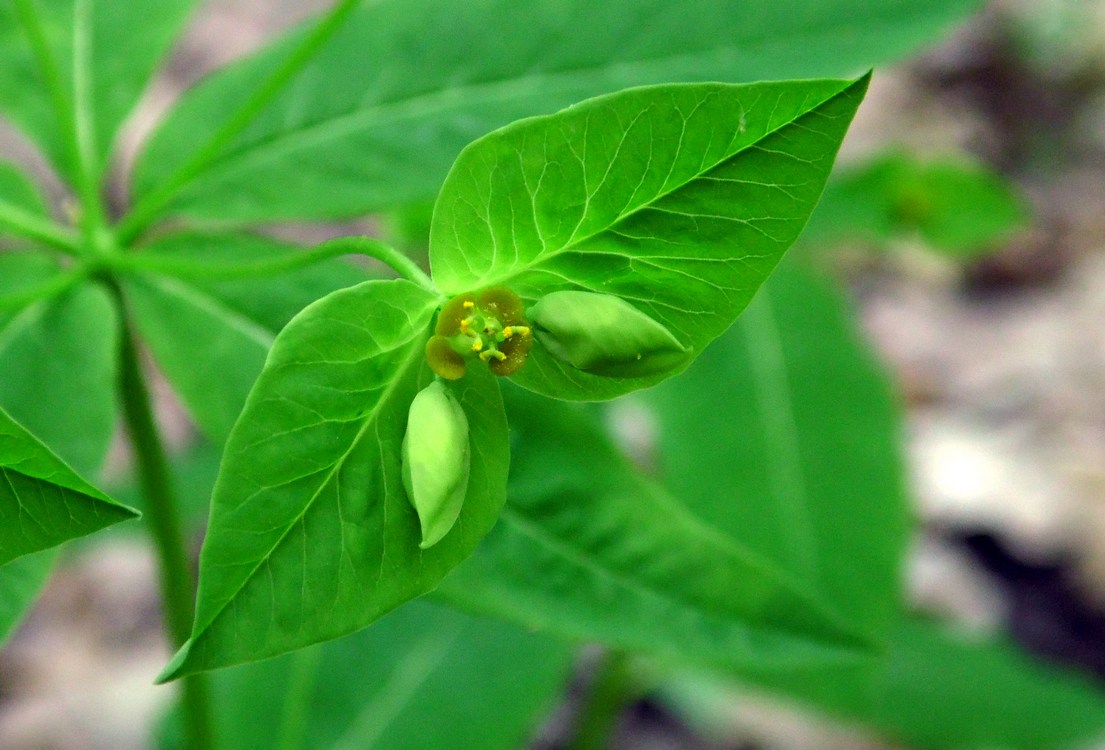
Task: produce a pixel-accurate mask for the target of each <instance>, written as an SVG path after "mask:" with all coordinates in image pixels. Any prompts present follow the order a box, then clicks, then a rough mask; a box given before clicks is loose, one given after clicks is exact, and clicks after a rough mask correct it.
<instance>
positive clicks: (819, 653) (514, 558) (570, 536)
mask: <svg viewBox="0 0 1105 750" xmlns="http://www.w3.org/2000/svg"><path fill="white" fill-rule="evenodd" d="M507 393H508V394H509V398H508V404H509V405H510V407H511V408H510V425H511V437H512V445H513V458H512V463H511V474H510V503H509V505H508V506H507V508H506V509H505V510H504V511H503V516H502V518H501V519H500V521H499V523H498V525H497V526H496V527H495V529H494V531H492V533H491V534H490V535H489V536H488V538H487V539H486V540H485V541H484V543H483V544H482V545H480V548H479V549H478V550H477V551H476V554H475V555H474V556H473V557H472V559H471V560H469V561H468V562H467V563H465V564H464V565H462V566H461V567H460V568H458V569H457V570H456V571H454V572H453V574H452V575H450V576H449V577H448V578H447V579H446V580H445V582H444V583H443V584H442V587H441V592H442V594H443V595H444V596H445V597H446V598H447V599H448V600H450V601H452V602H454V603H456V604H459V605H461V606H464V607H467V608H471V609H473V610H475V611H479V612H485V613H488V614H494V615H496V616H499V617H504V618H507V619H511V620H514V621H515V622H518V623H520V624H522V625H525V626H527V627H530V628H538V629H547V630H549V631H551V632H554V633H556V634H559V635H562V636H567V637H571V638H578V639H581V640H597V641H600V642H603V643H606V644H609V645H612V646H615V647H617V648H623V649H632V650H639V651H642V652H645V653H647V654H651V655H655V656H660V657H663V658H665V659H668V660H675V661H691V662H697V663H703V662H706V663H725V664H727V665H730V666H731V667H733V668H740V669H747V670H753V671H756V670H764V671H766V672H772V671H773V670H783V671H784V672H785V671H789V670H792V669H797V668H799V667H801V666H809V665H811V664H812V665H817V666H819V667H824V666H826V665H839V664H841V663H853V662H855V661H856V660H857V659H858V658H859V655H860V654H861V653H862V652H863V648H864V645H863V644H862V642H861V639H860V638H859V637H858V636H857V635H856V632H855V631H854V630H852V629H850V626H849V625H848V624H847V623H844V622H843V621H842V620H840V619H839V618H838V617H837V616H835V615H834V614H832V613H831V612H830V611H829V610H828V609H827V608H826V607H825V606H824V605H823V604H822V603H819V602H818V601H817V599H816V597H815V595H814V594H813V592H812V590H811V589H810V588H809V587H807V586H805V585H803V584H802V582H800V581H797V580H795V579H792V578H790V577H788V576H787V575H786V574H784V573H783V572H781V571H780V569H779V568H777V567H775V566H773V565H771V564H770V563H768V562H767V561H766V559H765V558H763V557H761V556H759V555H757V554H756V553H754V552H752V551H751V550H750V549H749V548H748V547H747V546H746V545H743V544H741V543H739V542H738V541H736V540H735V539H733V538H732V537H730V536H728V535H726V534H724V533H722V532H720V531H718V530H717V529H715V528H713V527H711V526H709V525H708V524H706V523H704V522H702V521H701V520H699V519H698V518H696V517H695V516H694V515H692V514H691V513H690V512H688V510H687V509H686V508H685V507H683V506H681V505H680V504H679V503H678V502H677V501H676V500H675V499H673V497H672V496H671V495H670V494H668V493H666V492H664V491H663V490H662V489H661V488H660V487H659V486H657V485H656V484H655V483H654V482H650V481H648V480H646V479H645V478H644V477H642V476H641V475H640V474H639V473H638V472H637V471H636V470H634V469H633V468H632V467H631V466H630V465H629V463H628V461H627V460H626V459H625V458H624V457H623V456H621V455H620V454H619V453H618V451H617V450H616V449H615V448H614V447H613V445H611V444H610V442H609V441H608V440H607V438H606V437H605V435H604V434H603V431H602V429H601V427H600V426H599V424H598V423H597V422H596V421H595V420H594V419H593V418H592V417H591V416H590V415H589V414H588V412H586V411H584V410H583V408H582V407H579V406H575V405H569V404H556V403H554V402H551V401H548V400H546V399H540V398H537V397H535V396H532V395H529V394H526V393H525V392H524V391H519V390H517V389H508V391H507Z"/></svg>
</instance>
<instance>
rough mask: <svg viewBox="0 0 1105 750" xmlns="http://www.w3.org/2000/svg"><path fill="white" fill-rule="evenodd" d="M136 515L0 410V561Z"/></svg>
mask: <svg viewBox="0 0 1105 750" xmlns="http://www.w3.org/2000/svg"><path fill="white" fill-rule="evenodd" d="M137 515H138V514H137V513H135V512H134V511H133V510H131V509H130V508H127V507H125V506H122V505H119V504H117V503H116V502H115V501H113V500H112V499H111V498H109V497H108V496H107V495H105V494H103V493H102V492H100V491H99V490H98V489H96V488H95V487H93V486H92V485H90V484H88V483H87V482H85V481H84V480H83V479H81V478H80V477H79V476H77V474H76V473H75V472H74V471H73V470H72V469H70V468H69V467H68V466H66V465H65V462H63V461H62V460H61V459H60V458H58V457H57V456H55V455H54V454H53V453H51V452H50V450H49V449H48V448H47V447H46V446H44V445H43V444H42V443H41V442H39V441H38V440H37V439H36V438H35V437H34V436H33V435H31V434H30V433H29V432H27V430H25V429H24V428H23V427H22V426H20V425H19V424H18V423H17V422H16V421H15V420H13V419H12V418H11V417H9V416H8V415H7V414H6V413H5V412H4V411H3V410H2V409H0V565H3V564H4V563H7V562H9V561H11V560H14V559H15V558H17V557H21V556H23V555H27V554H30V553H32V552H38V551H39V550H44V549H49V548H50V547H53V546H56V545H58V544H61V543H62V542H64V541H67V540H69V539H73V538H75V537H78V536H84V535H85V534H91V533H92V532H94V531H99V530H100V529H102V528H105V527H107V526H110V525H112V524H115V523H119V522H120V521H127V520H130V519H131V518H135V517H136V516H137Z"/></svg>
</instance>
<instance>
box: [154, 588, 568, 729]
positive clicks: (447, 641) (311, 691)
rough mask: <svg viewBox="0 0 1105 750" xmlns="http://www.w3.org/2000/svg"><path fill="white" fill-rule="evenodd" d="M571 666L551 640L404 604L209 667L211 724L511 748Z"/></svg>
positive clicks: (562, 683)
mask: <svg viewBox="0 0 1105 750" xmlns="http://www.w3.org/2000/svg"><path fill="white" fill-rule="evenodd" d="M571 664H572V650H571V649H570V648H569V647H568V646H567V645H566V644H564V643H561V642H559V641H555V640H552V639H549V638H545V637H542V636H538V635H534V634H531V633H526V632H525V631H523V630H521V629H519V628H517V627H515V626H512V625H508V624H506V623H502V622H494V621H490V620H482V619H476V618H473V617H469V616H466V615H462V614H460V613H457V612H452V611H450V610H447V609H445V608H442V607H435V606H432V605H429V604H425V603H422V602H412V603H410V604H408V605H406V606H404V607H402V608H401V609H399V610H397V611H396V612H393V613H391V614H389V615H387V616H386V617H384V618H383V619H381V620H380V621H379V622H377V623H376V624H374V625H373V626H372V627H370V628H367V629H365V630H362V631H361V632H359V633H357V634H355V635H352V636H349V637H346V638H343V639H341V640H339V641H333V642H331V643H327V644H322V645H318V646H313V647H311V648H309V649H306V650H303V651H300V652H298V653H295V654H290V655H286V656H283V657H280V658H278V659H273V660H270V661H266V662H262V663H258V664H249V665H246V666H241V667H234V668H231V669H228V670H225V671H222V672H219V673H218V674H215V675H213V676H212V679H213V681H214V691H215V700H214V705H215V706H216V722H217V725H216V732H217V735H218V736H219V738H220V740H221V742H222V744H223V746H224V747H233V748H247V747H258V748H260V747H270V748H275V747H281V748H297V750H373V749H378V750H426V748H449V750H469V749H470V750H513V749H514V748H519V747H522V746H523V745H524V740H525V739H526V737H527V735H529V734H530V733H531V732H532V731H533V728H534V724H535V723H536V721H537V720H538V718H540V717H541V716H542V715H544V713H545V712H546V711H547V710H548V709H549V708H550V707H551V706H552V705H553V703H554V702H555V701H556V700H557V699H558V697H559V695H560V693H561V692H562V691H563V689H564V687H565V686H566V682H567V678H568V676H569V672H570V668H571ZM163 744H165V745H167V747H168V748H176V747H180V746H181V745H180V744H179V741H176V742H169V743H163Z"/></svg>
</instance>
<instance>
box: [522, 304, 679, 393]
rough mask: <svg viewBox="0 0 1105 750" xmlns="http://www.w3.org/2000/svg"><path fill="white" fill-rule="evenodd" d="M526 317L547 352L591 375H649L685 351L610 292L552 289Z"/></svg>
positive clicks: (662, 329) (668, 365)
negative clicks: (556, 290)
mask: <svg viewBox="0 0 1105 750" xmlns="http://www.w3.org/2000/svg"><path fill="white" fill-rule="evenodd" d="M527 315H528V317H529V319H530V320H531V321H532V322H533V324H534V335H535V336H536V337H537V340H538V341H540V342H541V343H542V344H543V345H544V346H545V348H546V349H548V350H549V352H551V353H552V354H553V356H555V357H557V358H558V359H561V360H563V361H565V362H568V363H569V364H571V365H572V366H573V367H576V368H577V369H580V370H583V371H584V372H589V373H591V374H593V375H604V376H607V377H620V378H631V377H640V376H643V375H651V374H653V373H656V372H662V371H664V370H667V369H669V368H671V367H673V366H675V365H676V364H678V363H679V361H680V360H681V359H682V358H683V355H684V354H685V353H686V352H687V349H686V347H684V346H683V345H682V344H681V343H679V340H678V339H676V338H675V336H673V335H672V333H671V331H669V330H668V329H667V328H665V327H664V326H663V325H661V324H660V323H658V322H656V321H655V320H653V319H652V318H650V317H649V316H647V315H645V314H644V313H643V312H641V311H640V310H638V309H637V308H636V307H634V306H633V305H631V304H629V303H628V302H626V301H625V300H623V299H622V298H621V297H616V296H614V295H612V294H598V293H596V292H579V291H563V292H553V293H552V294H547V295H545V296H544V297H542V298H541V299H540V300H538V301H537V304H536V305H534V306H533V307H531V308H530V309H529V310H528V311H527Z"/></svg>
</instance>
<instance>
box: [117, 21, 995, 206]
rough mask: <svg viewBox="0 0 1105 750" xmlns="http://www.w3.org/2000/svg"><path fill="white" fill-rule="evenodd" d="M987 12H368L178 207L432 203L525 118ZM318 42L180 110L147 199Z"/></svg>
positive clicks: (219, 82) (219, 79)
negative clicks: (477, 143)
mask: <svg viewBox="0 0 1105 750" xmlns="http://www.w3.org/2000/svg"><path fill="white" fill-rule="evenodd" d="M979 5H980V3H979V2H978V1H977V0H884V1H883V2H879V3H869V2H864V1H863V0H797V1H796V2H788V3H778V2H775V1H774V0H746V1H745V2H733V1H732V0H687V1H685V2H680V3H674V4H673V3H671V2H666V1H665V0H607V1H604V2H602V3H595V2H593V0H528V1H527V2H524V3H518V2H514V1H513V0H509V1H508V0H468V1H467V2H457V3H443V2H441V1H440V0H382V1H381V2H372V3H364V4H363V5H362V7H360V8H359V9H357V10H356V11H354V12H353V14H352V15H351V16H350V18H349V19H348V20H347V21H346V22H345V26H344V27H343V28H342V29H341V31H339V32H338V33H337V34H336V35H335V36H334V37H333V38H332V39H331V40H330V41H329V42H328V43H327V44H326V46H325V47H324V48H323V49H322V50H320V51H319V52H318V54H317V55H316V56H315V57H314V58H313V59H310V60H309V61H308V62H307V64H306V65H305V67H304V69H303V70H302V71H301V72H300V73H299V75H298V76H296V77H295V78H293V79H292V82H291V84H290V85H288V86H287V87H286V90H285V91H283V92H282V93H281V95H280V96H279V97H277V98H276V100H275V101H274V102H273V103H272V105H271V106H269V107H268V108H267V109H266V110H265V111H264V112H262V113H261V115H260V116H259V117H258V118H257V119H256V120H254V121H253V122H252V123H251V125H250V127H249V128H247V129H246V130H245V131H244V132H242V133H241V134H239V135H238V137H237V138H236V139H234V140H233V142H231V143H229V144H228V145H227V147H226V148H225V149H224V152H223V153H222V154H219V156H221V158H218V159H216V160H213V161H212V162H211V163H210V164H209V165H207V168H206V169H204V170H202V171H201V173H200V174H198V175H197V176H196V179H194V180H193V181H191V182H190V183H189V184H188V185H187V186H186V189H185V190H183V191H182V192H181V193H180V195H179V196H177V200H176V201H175V202H174V203H173V204H172V205H170V206H168V209H167V210H168V212H170V213H179V214H184V215H187V216H190V217H195V218H212V219H215V218H217V219H231V220H237V221H249V220H259V219H270V218H278V217H284V218H291V217H302V218H324V217H336V216H351V215H355V214H360V213H364V212H366V211H370V210H374V209H379V208H381V207H387V206H394V205H396V204H398V203H401V202H407V201H412V200H420V199H421V200H426V199H430V198H432V197H433V195H434V193H435V192H436V191H437V189H438V187H439V186H440V185H441V180H442V179H443V178H444V176H445V173H446V172H447V170H448V168H449V165H450V164H451V163H452V162H453V160H454V159H455V158H456V155H457V154H458V153H459V152H460V150H461V148H462V147H463V146H465V144H467V143H469V142H471V141H472V140H474V139H476V138H479V137H480V136H482V135H484V134H486V133H487V132H489V131H491V130H493V129H494V128H497V127H501V126H503V125H505V124H507V123H509V122H511V121H513V120H516V119H518V118H520V117H525V116H529V115H534V114H542V113H548V112H554V111H556V110H557V109H559V108H561V107H565V106H567V105H569V104H571V103H573V102H577V101H580V100H581V99H584V98H586V97H589V96H595V95H598V94H603V93H607V92H610V91H615V90H618V89H622V88H625V87H627V86H636V85H641V84H651V83H663V82H669V81H676V80H685V81H752V80H758V79H765V78H811V77H820V76H850V75H855V74H856V73H857V72H858V71H861V70H864V69H866V68H869V67H871V66H872V65H874V64H875V63H877V62H880V61H882V60H885V59H888V58H891V57H895V56H898V55H901V54H903V53H905V52H907V51H908V50H910V49H912V48H913V47H915V46H916V45H918V44H920V43H921V42H924V41H927V40H929V39H932V38H935V37H936V36H937V35H938V34H939V33H940V32H942V31H943V30H944V29H945V28H947V27H948V26H949V25H950V24H951V22H953V21H954V20H956V19H957V18H959V17H961V16H963V15H965V14H966V13H968V12H970V11H972V10H974V9H975V8H977V7H978V6H979ZM430 28H433V29H447V30H448V33H443V34H429V33H426V30H427V29H430ZM306 33H307V32H306V31H304V30H302V29H300V30H296V31H294V32H292V34H291V35H290V37H289V38H287V39H284V40H282V41H280V42H278V43H277V44H276V45H274V46H273V47H270V48H269V49H266V50H264V51H262V52H261V53H260V54H258V55H256V56H254V57H253V58H250V59H248V60H245V61H242V62H240V63H236V64H235V65H233V66H231V67H230V68H228V69H227V70H225V71H224V72H222V73H220V74H217V75H215V76H213V77H212V78H210V79H209V80H208V81H207V82H205V83H204V84H202V85H200V86H199V87H197V88H196V89H195V90H194V91H192V92H190V93H189V94H188V95H186V96H185V98H184V100H183V101H182V102H181V103H180V105H179V106H178V107H177V109H176V110H175V111H174V112H173V113H171V115H170V116H169V118H168V119H167V120H166V121H165V123H164V124H163V125H162V127H161V129H160V130H159V131H158V132H157V133H156V134H155V136H154V138H153V142H152V143H151V145H150V147H149V149H148V150H147V151H146V153H145V154H144V155H143V157H142V158H141V161H140V163H139V165H138V167H137V178H136V191H135V192H136V196H137V198H138V200H139V202H141V201H142V200H143V199H147V198H149V196H150V195H151V194H152V193H154V192H156V190H157V189H158V187H160V186H161V185H162V184H163V183H165V182H166V181H167V180H168V179H169V178H170V176H171V175H173V174H175V173H178V172H179V170H180V168H181V167H182V165H184V164H186V163H187V162H188V160H189V159H190V158H191V157H192V156H193V154H194V152H195V150H196V149H197V148H199V147H200V145H201V144H204V143H206V142H208V140H209V139H210V137H211V136H212V135H213V134H214V133H215V132H216V131H217V130H218V129H219V128H220V127H222V125H223V124H224V123H225V122H226V120H227V117H228V116H229V112H228V108H227V106H226V103H227V102H237V101H240V100H241V99H242V98H243V96H244V95H245V92H248V91H251V90H253V89H256V88H257V87H258V86H259V85H260V84H261V82H262V81H264V80H265V79H266V78H267V77H268V76H270V75H272V73H273V71H274V70H276V69H277V68H278V67H279V66H280V65H281V64H282V63H283V62H284V61H285V60H286V59H287V58H288V56H289V55H290V54H291V52H292V50H293V48H294V47H295V46H296V45H297V44H298V43H300V41H301V40H302V38H303V37H304V35H305V34H306ZM350 71H356V73H355V74H350ZM351 155H357V156H351Z"/></svg>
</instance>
